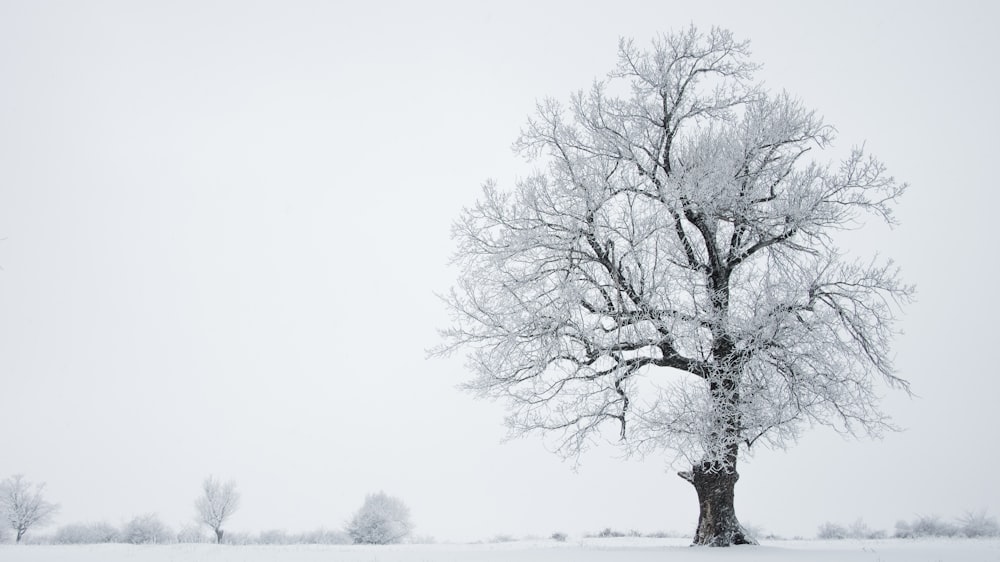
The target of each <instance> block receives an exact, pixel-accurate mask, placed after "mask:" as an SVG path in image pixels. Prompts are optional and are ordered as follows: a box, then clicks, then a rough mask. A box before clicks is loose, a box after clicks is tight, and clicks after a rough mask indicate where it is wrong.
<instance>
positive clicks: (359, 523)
mask: <svg viewBox="0 0 1000 562" xmlns="http://www.w3.org/2000/svg"><path fill="white" fill-rule="evenodd" d="M412 531H413V523H411V522H410V508H408V507H406V504H404V503H403V501H402V500H400V499H399V498H394V497H392V496H390V495H387V494H386V493H384V492H379V493H377V494H369V495H368V497H366V498H365V503H364V504H363V505H362V506H361V509H359V510H358V512H357V513H355V514H354V517H352V518H351V521H350V522H349V523H348V524H347V534H348V535H350V536H351V539H352V540H353V541H354V542H355V544H393V543H398V542H402V541H403V539H405V538H406V537H408V536H410V533H411V532H412Z"/></svg>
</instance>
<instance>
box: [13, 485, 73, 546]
mask: <svg viewBox="0 0 1000 562" xmlns="http://www.w3.org/2000/svg"><path fill="white" fill-rule="evenodd" d="M44 489H45V484H44V483H42V484H35V485H32V484H31V483H30V482H28V481H27V480H25V479H24V475H21V474H16V475H14V476H11V477H10V478H8V479H6V480H4V481H3V482H0V513H2V514H3V516H4V518H5V519H6V520H7V522H8V523H9V524H10V526H11V528H13V529H14V531H15V532H16V533H17V536H16V539H15V542H18V543H20V542H21V539H22V538H23V537H24V534H25V533H26V532H28V529H30V528H32V527H34V526H36V525H45V524H47V523H49V522H50V521H51V519H52V516H53V515H55V513H56V512H57V511H58V510H59V506H58V505H56V504H53V503H49V502H47V501H45V498H44V497H43V495H42V492H43V490H44Z"/></svg>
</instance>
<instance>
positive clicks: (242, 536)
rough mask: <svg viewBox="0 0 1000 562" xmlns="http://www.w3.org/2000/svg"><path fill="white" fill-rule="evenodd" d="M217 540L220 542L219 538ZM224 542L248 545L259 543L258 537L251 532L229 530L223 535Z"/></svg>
mask: <svg viewBox="0 0 1000 562" xmlns="http://www.w3.org/2000/svg"><path fill="white" fill-rule="evenodd" d="M216 542H218V539H216ZM222 544H232V545H236V546H246V545H248V544H257V539H256V538H254V537H253V535H251V534H250V533H230V532H228V531H227V532H226V533H225V534H224V535H223V536H222Z"/></svg>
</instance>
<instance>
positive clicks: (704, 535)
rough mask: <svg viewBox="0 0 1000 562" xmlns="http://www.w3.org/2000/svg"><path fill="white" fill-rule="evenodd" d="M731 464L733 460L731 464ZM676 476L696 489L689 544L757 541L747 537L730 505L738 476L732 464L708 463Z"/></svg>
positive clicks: (728, 543) (753, 542)
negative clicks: (696, 509) (694, 527)
mask: <svg viewBox="0 0 1000 562" xmlns="http://www.w3.org/2000/svg"><path fill="white" fill-rule="evenodd" d="M734 464H735V463H734ZM678 475H679V476H680V477H681V478H683V479H685V480H687V481H688V482H690V483H691V484H692V485H693V486H694V489H695V490H696V491H697V492H698V505H699V509H700V512H699V514H698V529H697V530H696V531H695V534H694V542H693V544H696V545H702V546H732V545H734V544H757V541H755V540H754V539H753V538H751V537H749V536H747V534H746V531H744V530H743V526H742V525H740V522H739V520H738V519H736V509H735V508H734V507H733V492H734V489H735V487H736V481H737V480H739V478H740V475H739V474H738V473H737V472H736V468H735V466H734V467H733V468H731V469H729V470H726V469H720V468H718V467H715V470H713V465H712V464H710V463H702V464H698V465H695V466H693V467H691V472H680V473H678Z"/></svg>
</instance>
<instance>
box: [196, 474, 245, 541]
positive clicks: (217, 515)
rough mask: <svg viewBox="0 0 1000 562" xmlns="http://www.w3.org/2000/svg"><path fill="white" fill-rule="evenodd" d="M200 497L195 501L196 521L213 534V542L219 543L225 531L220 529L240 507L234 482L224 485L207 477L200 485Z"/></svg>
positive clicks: (215, 479) (212, 477)
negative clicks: (208, 528)
mask: <svg viewBox="0 0 1000 562" xmlns="http://www.w3.org/2000/svg"><path fill="white" fill-rule="evenodd" d="M201 488H202V495H201V496H200V497H198V499H197V501H195V508H197V510H198V519H199V520H200V521H201V522H202V523H204V524H205V525H208V526H209V527H211V528H212V531H214V532H215V542H217V543H221V542H222V536H223V534H225V531H223V529H222V525H223V523H225V522H226V521H227V520H228V519H229V518H230V517H232V515H233V513H235V512H236V510H237V509H239V507H240V493H239V491H238V490H237V489H236V482H235V481H233V480H230V481H229V482H226V483H225V484H223V483H222V481H221V480H219V479H217V478H216V477H214V476H209V477H208V478H206V479H205V481H204V482H203V483H202V486H201Z"/></svg>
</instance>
